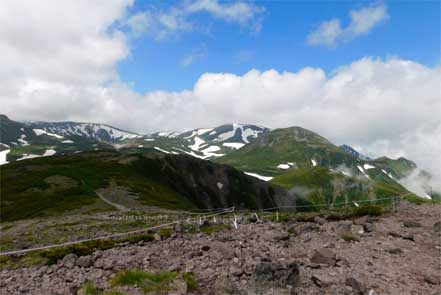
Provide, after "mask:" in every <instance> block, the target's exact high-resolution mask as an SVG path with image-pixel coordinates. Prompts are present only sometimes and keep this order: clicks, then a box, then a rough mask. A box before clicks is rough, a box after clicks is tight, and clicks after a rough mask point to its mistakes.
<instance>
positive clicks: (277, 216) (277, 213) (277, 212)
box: [276, 210, 279, 222]
mask: <svg viewBox="0 0 441 295" xmlns="http://www.w3.org/2000/svg"><path fill="white" fill-rule="evenodd" d="M276 220H277V222H279V211H278V210H277V211H276Z"/></svg>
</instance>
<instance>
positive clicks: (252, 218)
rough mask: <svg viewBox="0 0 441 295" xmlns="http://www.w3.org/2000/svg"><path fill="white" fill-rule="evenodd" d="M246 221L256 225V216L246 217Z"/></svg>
mask: <svg viewBox="0 0 441 295" xmlns="http://www.w3.org/2000/svg"><path fill="white" fill-rule="evenodd" d="M248 221H249V222H251V223H256V222H257V221H258V219H257V216H256V215H255V214H253V215H251V216H250V217H248Z"/></svg>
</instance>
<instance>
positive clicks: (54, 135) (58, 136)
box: [32, 129, 63, 139]
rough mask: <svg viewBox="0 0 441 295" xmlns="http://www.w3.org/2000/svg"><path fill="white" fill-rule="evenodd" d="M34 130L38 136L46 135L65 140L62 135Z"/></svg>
mask: <svg viewBox="0 0 441 295" xmlns="http://www.w3.org/2000/svg"><path fill="white" fill-rule="evenodd" d="M32 130H33V131H34V133H35V135H37V136H40V135H42V134H46V135H48V136H52V137H56V138H59V139H60V138H63V136H61V135H58V134H55V133H50V132H47V131H46V130H43V129H32Z"/></svg>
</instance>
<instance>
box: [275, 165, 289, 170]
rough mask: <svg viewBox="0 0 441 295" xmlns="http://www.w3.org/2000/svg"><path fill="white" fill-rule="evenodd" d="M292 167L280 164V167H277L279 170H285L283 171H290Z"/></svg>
mask: <svg viewBox="0 0 441 295" xmlns="http://www.w3.org/2000/svg"><path fill="white" fill-rule="evenodd" d="M290 167H291V166H289V165H288V164H279V165H277V168H279V169H283V170H286V169H289V168H290Z"/></svg>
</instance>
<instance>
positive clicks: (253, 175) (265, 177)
mask: <svg viewBox="0 0 441 295" xmlns="http://www.w3.org/2000/svg"><path fill="white" fill-rule="evenodd" d="M244 173H245V174H246V175H249V176H252V177H255V178H259V179H260V180H264V181H270V180H271V179H273V178H274V177H271V176H262V175H259V174H257V173H251V172H244Z"/></svg>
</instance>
